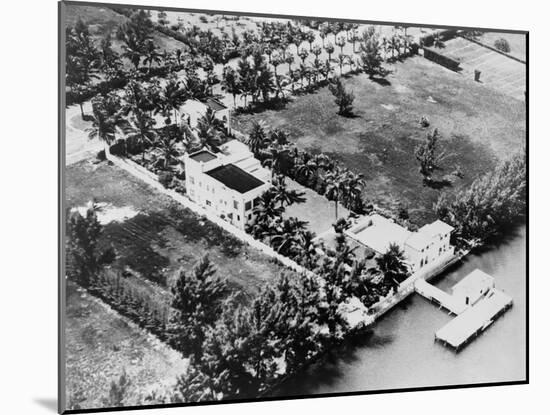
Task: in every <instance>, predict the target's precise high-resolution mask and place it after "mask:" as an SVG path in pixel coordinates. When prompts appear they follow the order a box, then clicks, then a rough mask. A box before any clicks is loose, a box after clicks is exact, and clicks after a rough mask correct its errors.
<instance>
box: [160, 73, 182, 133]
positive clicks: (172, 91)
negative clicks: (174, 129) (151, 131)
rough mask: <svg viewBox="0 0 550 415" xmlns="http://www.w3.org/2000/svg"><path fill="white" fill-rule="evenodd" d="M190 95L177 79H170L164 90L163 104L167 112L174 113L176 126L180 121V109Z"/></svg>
mask: <svg viewBox="0 0 550 415" xmlns="http://www.w3.org/2000/svg"><path fill="white" fill-rule="evenodd" d="M188 98H189V94H188V92H187V89H186V88H184V87H183V84H182V83H181V82H180V81H179V80H178V79H177V78H176V77H175V76H173V77H170V78H169V79H168V82H167V83H166V85H165V86H164V88H163V90H162V97H161V103H162V104H163V105H162V106H163V107H164V109H165V110H166V111H172V112H173V115H174V122H175V123H176V125H177V124H178V120H179V108H180V107H181V106H182V105H183V104H184V103H185V101H187V99H188Z"/></svg>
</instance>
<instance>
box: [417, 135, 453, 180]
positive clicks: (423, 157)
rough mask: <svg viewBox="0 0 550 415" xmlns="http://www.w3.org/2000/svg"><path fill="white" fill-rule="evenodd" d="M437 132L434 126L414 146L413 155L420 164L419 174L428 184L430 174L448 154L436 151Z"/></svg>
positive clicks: (439, 166) (430, 177) (438, 167)
mask: <svg viewBox="0 0 550 415" xmlns="http://www.w3.org/2000/svg"><path fill="white" fill-rule="evenodd" d="M438 139H439V132H438V130H437V128H435V129H434V130H433V131H432V132H431V133H430V132H428V133H427V134H426V140H425V141H424V143H422V144H419V145H417V146H416V148H415V150H414V155H415V157H416V159H417V160H418V162H419V164H420V168H419V171H420V174H422V176H423V178H424V182H425V183H427V184H429V183H431V182H432V175H433V173H434V171H435V170H436V169H440V168H441V162H442V161H443V160H445V159H446V158H448V157H449V156H450V154H446V153H445V152H444V151H443V152H437V143H438Z"/></svg>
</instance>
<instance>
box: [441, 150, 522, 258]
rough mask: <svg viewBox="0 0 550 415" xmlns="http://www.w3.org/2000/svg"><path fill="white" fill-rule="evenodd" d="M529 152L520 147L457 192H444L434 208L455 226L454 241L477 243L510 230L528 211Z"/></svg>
mask: <svg viewBox="0 0 550 415" xmlns="http://www.w3.org/2000/svg"><path fill="white" fill-rule="evenodd" d="M526 202H527V154H526V151H525V150H523V151H520V152H518V153H516V154H514V155H512V156H511V157H510V158H509V159H507V160H505V161H503V162H501V163H500V164H499V165H498V166H497V167H496V168H495V169H494V170H492V171H490V172H488V173H486V174H485V175H484V176H481V177H479V178H477V179H476V180H474V181H473V183H472V184H471V185H470V187H468V188H466V189H464V190H461V191H460V192H458V193H455V194H450V193H443V194H442V195H441V196H440V197H439V200H438V201H437V203H436V205H435V207H434V210H435V212H436V213H437V215H438V216H439V218H440V219H441V220H443V221H445V222H446V223H448V224H450V225H452V226H453V227H454V228H455V231H454V232H453V239H454V242H455V243H456V244H457V245H459V246H460V247H467V248H471V247H475V246H479V245H481V244H483V243H484V242H485V241H488V240H491V239H492V238H494V237H495V236H498V235H501V234H502V233H505V232H507V231H509V230H510V228H511V225H513V224H515V223H516V222H518V221H520V220H522V219H523V218H524V217H525V215H526V214H527V210H526Z"/></svg>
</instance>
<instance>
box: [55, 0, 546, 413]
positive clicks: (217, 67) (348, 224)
mask: <svg viewBox="0 0 550 415" xmlns="http://www.w3.org/2000/svg"><path fill="white" fill-rule="evenodd" d="M58 6H59V22H58V24H59V94H60V97H59V121H60V123H59V128H60V131H59V140H60V142H59V148H60V151H61V154H60V165H59V169H60V171H59V174H60V195H61V199H62V200H61V201H60V206H59V209H60V216H61V220H60V223H59V226H60V271H59V276H58V277H59V289H60V291H59V301H60V327H59V340H60V344H59V348H60V350H59V353H60V361H59V365H60V372H59V373H60V379H59V381H60V390H59V398H58V399H59V401H58V405H59V411H61V412H67V413H77V412H80V411H88V410H109V409H114V408H116V409H122V408H126V409H135V408H149V407H159V406H167V407H170V406H186V405H198V404H210V403H224V402H225V403H230V402H249V401H266V400H282V399H293V398H315V397H323V396H345V395H350V394H372V393H381V392H395V391H413V390H414V391H425V390H431V389H441V388H458V387H466V386H467V387H471V386H498V385H519V384H525V383H527V382H528V291H529V290H528V287H529V276H528V249H527V246H528V232H529V229H528V225H529V219H528V206H527V204H528V190H529V186H528V158H529V142H528V102H529V88H528V85H529V83H528V66H529V47H528V44H529V32H528V30H527V29H528V28H525V29H526V30H518V29H509V28H506V27H501V28H495V29H491V28H477V27H469V26H465V27H460V26H448V25H446V23H447V22H446V21H445V20H442V21H441V22H440V24H438V25H432V24H424V23H422V22H421V21H420V22H417V23H403V22H392V21H370V20H366V19H367V18H368V16H366V15H356V14H354V13H353V7H352V6H351V5H350V6H349V7H350V8H349V13H347V15H348V16H350V17H357V19H365V20H354V19H352V18H349V19H337V18H333V17H331V16H325V17H315V13H314V12H313V11H312V15H313V16H312V17H308V16H292V13H289V14H288V15H275V14H274V15H268V14H260V13H255V12H254V9H250V10H248V11H247V12H246V13H245V12H231V11H213V10H198V9H197V10H194V9H176V8H164V7H161V6H159V5H156V4H155V2H154V0H151V1H150V2H148V4H147V5H141V6H139V5H136V6H131V5H120V4H107V3H87V2H76V1H62V2H60V3H59V4H58ZM182 6H184V4H183V3H182ZM227 8H228V10H231V3H227ZM52 105H53V103H52ZM539 139H543V137H539ZM539 277H542V276H539ZM218 409H219V410H223V408H218ZM364 411H366V412H369V410H368V408H364ZM440 413H446V411H445V409H444V408H442V409H441V412H440ZM474 413H475V411H474Z"/></svg>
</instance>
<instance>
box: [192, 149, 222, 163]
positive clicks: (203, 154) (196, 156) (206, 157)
mask: <svg viewBox="0 0 550 415" xmlns="http://www.w3.org/2000/svg"><path fill="white" fill-rule="evenodd" d="M189 158H190V159H193V160H195V161H202V162H203V163H206V162H209V161H211V160H214V159H215V158H216V156H215V155H214V154H212V153H211V152H210V151H208V150H199V151H197V152H196V153H193V154H190V155H189Z"/></svg>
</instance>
